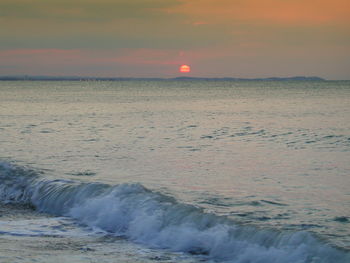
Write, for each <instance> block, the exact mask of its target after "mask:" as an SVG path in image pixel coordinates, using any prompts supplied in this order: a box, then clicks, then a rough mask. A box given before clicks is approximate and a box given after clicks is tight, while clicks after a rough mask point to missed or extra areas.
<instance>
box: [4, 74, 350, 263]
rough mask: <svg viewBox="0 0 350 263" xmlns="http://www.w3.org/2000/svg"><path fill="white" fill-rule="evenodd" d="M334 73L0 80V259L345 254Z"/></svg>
mask: <svg viewBox="0 0 350 263" xmlns="http://www.w3.org/2000/svg"><path fill="white" fill-rule="evenodd" d="M349 171H350V82H349V81H314V82H313V81H290V82H288V81H282V82H279V81H273V82H269V81H256V82H255V81H199V80H198V81H174V80H172V81H120V82H118V81H115V82H107V81H101V82H98V81H83V82H78V81H76V82H68V81H66V82H58V81H57V82H44V81H14V82H5V81H2V82H0V262H68V261H69V262H147V263H149V262H179V263H184V262H188V263H190V262H191V263H195V262H208V263H209V262H231V263H274V262H276V263H277V262H278V263H281V262H282V263H283V262H293V263H304V262H305V263H311V262H312V263H316V262H317V263H318V262H323V263H326V262H327V263H328V262H332V263H333V262H341V263H342V262H350V252H349V251H350V176H349V175H350V174H349Z"/></svg>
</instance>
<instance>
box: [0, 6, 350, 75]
mask: <svg viewBox="0 0 350 263" xmlns="http://www.w3.org/2000/svg"><path fill="white" fill-rule="evenodd" d="M182 64H188V65H189V66H191V72H190V73H180V72H179V67H180V65H182ZM0 75H50V76H96V77H165V78H167V77H177V76H182V75H186V76H195V77H241V78H260V77H288V76H319V77H323V78H326V79H350V1H349V0H0Z"/></svg>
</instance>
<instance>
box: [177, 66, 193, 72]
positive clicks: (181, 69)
mask: <svg viewBox="0 0 350 263" xmlns="http://www.w3.org/2000/svg"><path fill="white" fill-rule="evenodd" d="M179 71H180V72H181V73H189V72H191V67H190V66H189V65H181V66H180V68H179Z"/></svg>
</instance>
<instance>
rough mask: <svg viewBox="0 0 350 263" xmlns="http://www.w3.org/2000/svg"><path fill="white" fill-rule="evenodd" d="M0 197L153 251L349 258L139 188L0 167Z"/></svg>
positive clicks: (239, 260)
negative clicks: (67, 218)
mask: <svg viewBox="0 0 350 263" xmlns="http://www.w3.org/2000/svg"><path fill="white" fill-rule="evenodd" d="M0 179H1V183H0V198H1V200H2V201H6V202H22V203H30V204H32V205H34V206H35V207H36V208H37V209H38V210H39V211H43V212H48V213H52V214H56V215H64V216H69V217H72V218H74V219H76V220H77V221H78V222H81V223H84V224H85V225H88V226H90V227H91V228H98V229H100V230H103V231H105V232H107V233H109V234H111V235H117V236H124V237H126V238H128V239H130V240H133V241H136V242H139V243H142V244H145V245H147V246H150V247H153V248H164V249H169V250H172V251H181V252H188V253H192V254H203V255H205V256H207V257H208V258H211V259H214V260H219V261H225V262H226V261H227V262H235V263H243V262H259V263H265V262H266V263H267V262H268V263H273V262H276V263H277V262H293V263H302V262H318V263H319V262H321V263H322V262H323V263H326V262H340V263H342V262H344V263H345V262H349V260H350V255H349V253H347V252H344V251H342V250H340V249H337V248H334V247H331V246H330V245H328V244H327V242H325V241H321V240H319V239H318V238H316V237H314V236H313V235H312V234H310V233H308V232H300V231H299V232H286V231H277V230H271V229H259V228H257V227H251V226H242V225H239V224H236V223H234V222H233V221H231V220H229V219H227V218H224V217H220V216H217V215H215V214H209V213H205V212H203V211H202V209H200V208H197V207H194V206H191V205H185V204H182V203H179V202H177V201H176V200H175V199H174V198H172V197H169V196H165V195H162V194H160V193H157V192H154V191H151V190H148V189H146V188H145V187H143V186H142V185H140V184H121V185H116V186H109V185H105V184H98V183H81V182H76V181H69V180H48V179H44V178H42V177H40V176H38V175H36V173H35V172H34V171H32V170H28V169H25V168H23V167H17V166H12V165H10V164H8V163H2V164H1V165H0Z"/></svg>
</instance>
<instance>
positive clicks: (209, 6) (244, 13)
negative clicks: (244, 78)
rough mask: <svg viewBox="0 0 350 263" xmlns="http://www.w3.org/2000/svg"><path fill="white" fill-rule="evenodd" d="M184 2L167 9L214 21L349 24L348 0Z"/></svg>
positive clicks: (197, 0) (171, 11)
mask: <svg viewBox="0 0 350 263" xmlns="http://www.w3.org/2000/svg"><path fill="white" fill-rule="evenodd" d="M181 3H182V4H181V5H177V6H175V7H170V8H168V9H167V12H168V13H179V14H186V15H188V16H192V17H194V19H199V20H200V19H202V18H204V19H206V20H210V21H211V22H213V23H224V22H225V23H233V24H240V23H249V24H256V23H266V24H271V23H282V24H284V25H299V26H304V25H325V24H347V25H348V26H349V25H350V24H349V23H350V16H349V10H350V2H349V1H348V0H318V1H313V0H293V1H291V0H263V1H262V0H216V1H211V0H181Z"/></svg>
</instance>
